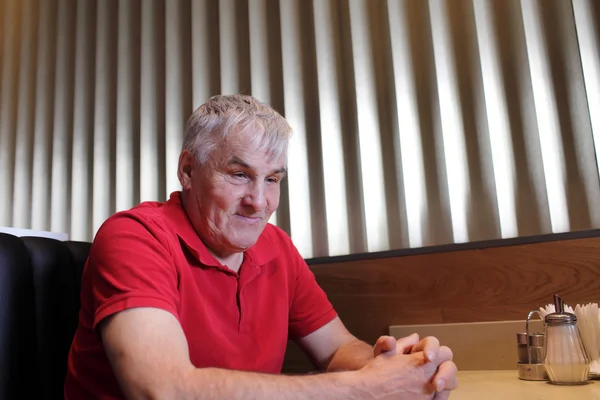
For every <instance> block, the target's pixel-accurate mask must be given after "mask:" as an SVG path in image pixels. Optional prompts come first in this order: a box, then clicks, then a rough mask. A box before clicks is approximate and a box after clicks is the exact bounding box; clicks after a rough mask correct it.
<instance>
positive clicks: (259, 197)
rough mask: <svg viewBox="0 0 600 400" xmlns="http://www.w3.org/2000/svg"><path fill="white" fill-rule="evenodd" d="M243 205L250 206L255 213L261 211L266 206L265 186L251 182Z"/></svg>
mask: <svg viewBox="0 0 600 400" xmlns="http://www.w3.org/2000/svg"><path fill="white" fill-rule="evenodd" d="M243 202H244V204H245V205H248V206H252V208H254V209H255V210H257V211H262V210H263V209H264V208H265V207H266V206H267V200H266V197H265V185H264V184H263V183H262V182H258V181H257V182H253V183H252V184H251V185H249V187H248V192H247V193H246V196H245V197H244V199H243Z"/></svg>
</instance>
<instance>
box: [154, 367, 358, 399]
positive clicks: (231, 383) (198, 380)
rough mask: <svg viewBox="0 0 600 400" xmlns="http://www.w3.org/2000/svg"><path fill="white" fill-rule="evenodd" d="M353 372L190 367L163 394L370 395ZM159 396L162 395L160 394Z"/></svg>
mask: <svg viewBox="0 0 600 400" xmlns="http://www.w3.org/2000/svg"><path fill="white" fill-rule="evenodd" d="M363 386H364V385H362V384H361V379H359V376H358V374H357V373H356V372H339V373H326V374H315V375H302V376H285V375H268V374H261V373H254V372H243V371H232V370H224V369H217V368H202V369H193V370H191V371H189V373H188V374H186V376H185V377H184V378H183V382H181V384H180V385H178V387H177V388H176V389H175V390H176V391H177V393H169V394H168V395H167V396H166V397H168V398H174V399H182V400H183V399H185V400H187V399H193V400H223V399H227V400H237V399H239V400H271V399H273V400H304V399H306V400H314V399H320V400H359V399H365V398H369V395H368V394H367V393H368V392H369V390H366V388H365V387H363ZM159 397H162V396H159Z"/></svg>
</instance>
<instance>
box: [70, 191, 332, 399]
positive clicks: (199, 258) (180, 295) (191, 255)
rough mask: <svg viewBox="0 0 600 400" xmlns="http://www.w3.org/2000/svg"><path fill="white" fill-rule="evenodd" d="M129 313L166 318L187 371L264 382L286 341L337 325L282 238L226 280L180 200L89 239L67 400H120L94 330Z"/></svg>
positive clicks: (261, 244) (118, 219)
mask: <svg viewBox="0 0 600 400" xmlns="http://www.w3.org/2000/svg"><path fill="white" fill-rule="evenodd" d="M133 307H156V308H161V309H164V310H166V311H168V312H170V313H172V314H173V315H174V316H175V317H176V318H177V319H178V320H179V322H180V324H181V326H182V328H183V331H184V333H185V336H186V338H187V341H188V346H189V350H190V359H191V362H192V363H193V364H194V365H195V366H196V367H198V368H202V367H219V368H228V369H236V370H248V371H258V372H265V373H279V372H280V371H281V366H282V363H283V358H284V354H285V350H286V345H287V341H288V337H289V338H292V339H294V338H300V337H303V336H306V335H308V334H309V333H311V332H314V331H315V330H317V329H319V328H320V327H322V326H323V325H325V324H326V323H327V322H329V321H331V320H332V319H333V318H335V316H336V313H335V311H334V310H333V307H332V306H331V304H330V303H329V301H328V300H327V297H326V295H325V293H324V292H323V291H322V290H321V288H320V287H319V286H318V285H317V283H316V281H315V279H314V276H313V274H312V273H311V271H310V270H309V268H308V266H307V265H306V263H305V262H304V259H303V258H302V257H301V256H300V254H299V253H298V251H297V250H296V248H295V247H294V245H293V244H292V242H291V240H290V238H289V237H288V236H287V235H286V234H285V233H284V232H283V231H282V230H280V229H279V228H277V227H275V226H273V225H267V227H266V228H265V230H264V231H263V233H262V234H261V236H260V237H259V239H258V241H257V242H256V244H255V245H254V246H252V247H251V248H250V249H248V250H247V251H246V252H245V253H244V261H243V263H242V266H241V268H240V271H239V274H238V273H235V272H233V271H231V270H230V269H228V268H227V267H225V266H223V265H221V264H220V263H219V262H218V261H217V260H215V259H214V257H212V256H211V254H210V253H209V252H208V250H207V249H206V247H205V246H204V244H203V243H202V241H201V240H200V239H199V238H198V236H197V234H196V232H195V231H194V229H193V227H192V225H191V223H190V221H189V220H188V218H187V215H186V213H185V211H184V210H183V208H182V206H181V202H180V193H179V192H175V193H173V194H172V195H171V198H170V199H169V201H167V202H166V203H157V202H146V203H142V204H141V205H139V206H137V207H135V208H133V209H131V210H128V211H124V212H120V213H117V214H115V215H114V216H112V217H111V218H109V219H108V220H107V221H106V222H105V223H104V224H103V226H102V227H101V228H100V230H99V231H98V233H97V235H96V238H95V239H94V243H93V245H92V249H91V251H90V255H89V258H88V261H87V263H86V266H85V269H84V272H83V279H82V287H81V309H80V312H79V326H78V328H77V331H76V333H75V337H74V339H73V343H72V345H71V351H70V354H69V363H68V372H67V377H66V381H65V398H66V399H69V400H75V399H92V398H95V399H96V398H97V399H120V398H123V395H122V393H121V390H120V388H119V385H118V383H117V381H116V379H115V377H114V374H113V372H112V369H111V366H110V364H109V361H108V358H107V356H106V354H105V352H104V348H103V345H102V341H101V338H100V335H99V332H98V330H97V325H98V323H99V322H100V321H102V320H103V319H104V318H106V317H108V316H109V315H112V314H114V313H117V312H119V311H123V310H125V309H128V308H133Z"/></svg>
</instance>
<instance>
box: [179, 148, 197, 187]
mask: <svg viewBox="0 0 600 400" xmlns="http://www.w3.org/2000/svg"><path fill="white" fill-rule="evenodd" d="M195 163H196V159H195V157H194V155H193V154H192V153H190V152H189V151H188V150H183V151H182V152H181V154H180V155H179V164H178V166H177V177H178V178H179V183H181V187H182V188H183V189H184V190H188V189H189V188H190V187H191V186H192V170H193V169H194V166H195Z"/></svg>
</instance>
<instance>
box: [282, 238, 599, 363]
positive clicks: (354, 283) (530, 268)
mask: <svg viewBox="0 0 600 400" xmlns="http://www.w3.org/2000/svg"><path fill="white" fill-rule="evenodd" d="M311 269H312V271H313V272H314V274H315V277H316V279H317V281H318V283H319V284H320V285H321V287H322V288H323V289H324V290H325V292H326V293H327V295H328V297H329V299H330V301H331V302H332V304H333V305H334V307H335V308H336V310H337V311H338V313H339V315H340V318H341V319H342V321H344V323H345V324H346V326H347V327H348V328H349V329H350V331H351V332H352V333H354V334H355V335H356V336H357V337H359V338H360V339H362V340H365V341H367V342H369V343H373V341H374V340H376V339H377V337H379V336H380V335H383V334H386V332H387V330H388V327H389V326H390V325H412V324H435V323H440V322H443V323H454V322H479V321H506V320H519V319H524V318H525V317H526V316H527V313H528V312H529V311H530V310H531V309H533V308H537V307H540V306H543V305H545V304H548V303H550V302H551V301H552V295H553V294H554V293H558V294H560V295H561V296H562V297H563V299H564V300H565V301H566V302H567V303H568V304H577V303H588V302H599V303H600V238H599V237H587V238H585V237H584V238H579V239H570V240H561V241H546V242H540V243H528V244H515V245H510V246H504V245H502V246H497V247H488V248H470V249H467V250H458V251H443V252H433V253H429V254H416V255H407V256H396V257H388V258H373V259H365V260H354V261H344V262H330V263H322V264H313V265H311ZM291 366H294V367H293V370H294V372H299V370H300V369H302V368H310V367H309V364H308V363H307V362H305V360H304V359H303V356H302V354H300V351H299V350H298V349H294V350H293V351H292V352H291V353H290V356H289V357H288V358H286V365H285V368H287V367H290V368H292V367H291Z"/></svg>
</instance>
